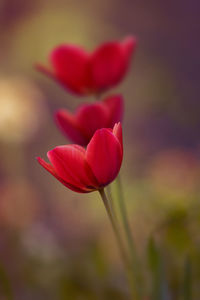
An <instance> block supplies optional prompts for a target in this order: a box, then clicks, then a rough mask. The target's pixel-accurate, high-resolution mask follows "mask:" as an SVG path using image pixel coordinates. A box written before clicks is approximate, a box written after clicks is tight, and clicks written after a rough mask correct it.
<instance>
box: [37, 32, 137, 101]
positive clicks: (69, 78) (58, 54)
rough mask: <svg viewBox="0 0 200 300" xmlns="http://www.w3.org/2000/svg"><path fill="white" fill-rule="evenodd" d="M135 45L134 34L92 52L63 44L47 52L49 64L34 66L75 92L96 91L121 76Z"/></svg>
mask: <svg viewBox="0 0 200 300" xmlns="http://www.w3.org/2000/svg"><path fill="white" fill-rule="evenodd" d="M135 47H136V39H135V38H134V37H127V38H126V39H124V40H123V41H122V42H117V41H113V42H107V43H104V44H102V45H100V46H99V47H98V48H97V49H95V50H94V51H93V52H92V53H88V52H86V51H85V50H84V49H82V48H81V47H78V46H75V45H70V44H63V45H60V46H58V47H56V48H55V49H53V51H52V52H51V53H50V57H49V61H50V65H51V66H50V67H45V66H43V65H40V64H39V65H37V69H38V70H39V71H41V72H43V73H45V74H46V75H48V76H50V77H52V78H53V79H55V80H57V81H58V82H59V83H61V84H62V85H63V86H64V87H65V88H67V89H68V90H69V91H71V92H74V93H76V94H78V95H81V96H85V95H89V94H99V93H101V92H103V91H105V90H107V89H109V88H111V87H113V86H115V85H116V84H118V83H119V82H120V81H121V80H122V79H123V77H124V75H125V73H126V72H127V70H128V67H129V65H130V59H131V55H132V53H133V52H134V51H135Z"/></svg>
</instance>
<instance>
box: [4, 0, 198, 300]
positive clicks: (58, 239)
mask: <svg viewBox="0 0 200 300" xmlns="http://www.w3.org/2000/svg"><path fill="white" fill-rule="evenodd" d="M199 9H200V4H199V1H195V0H192V1H186V0H185V1H179V0H177V1H167V2H166V1H139V0H137V1H128V0H126V1H122V0H109V1H108V0H101V1H97V0H84V1H70V0H65V1H64V0H57V1H53V0H49V1H39V0H35V1H30V0H29V1H28V0H1V2H0V108H1V114H0V154H1V156H0V228H1V239H0V295H1V293H2V296H0V298H1V297H2V298H1V299H4V298H3V297H8V299H11V298H9V297H11V296H12V294H14V295H15V299H20V300H21V299H22V300H23V299H24V300H27V299H50V300H51V299H126V296H124V295H126V293H127V286H126V280H125V278H124V274H123V269H122V266H121V263H120V259H119V255H118V251H117V249H116V245H115V240H114V238H113V235H112V231H111V229H110V227H109V225H110V224H109V222H108V220H107V218H106V214H105V212H104V207H103V205H102V203H101V201H100V198H99V195H98V194H97V193H91V194H87V195H81V194H80V195H79V194H76V193H73V192H71V191H69V190H67V189H66V188H65V187H64V186H62V185H61V184H60V183H58V182H57V181H56V180H55V179H54V178H53V177H52V176H50V175H49V174H47V172H45V171H44V170H43V169H42V168H41V167H40V166H39V165H38V164H37V162H36V160H35V157H37V156H42V157H43V158H46V152H47V151H48V150H49V149H51V148H53V147H55V146H56V145H59V144H65V143H69V141H66V139H65V138H64V137H63V136H62V134H61V133H60V132H59V130H58V129H57V128H56V126H55V124H54V121H53V113H54V111H55V110H56V109H58V108H61V107H63V108H64V107H66V108H68V109H71V110H74V109H75V108H76V106H77V105H78V104H79V103H81V102H82V101H92V100H93V99H92V97H91V98H89V99H86V98H78V97H76V96H74V95H70V94H69V93H68V92H67V91H65V90H63V89H62V88H61V87H60V86H59V85H57V84H56V83H55V82H53V81H51V80H50V79H48V78H46V77H45V76H43V75H41V74H39V73H37V71H36V70H35V69H34V64H35V63H37V62H43V63H47V58H48V53H49V52H50V50H51V49H52V48H53V47H54V46H56V45H58V44H60V43H63V42H66V43H75V44H78V45H82V46H83V47H85V48H86V49H88V50H92V49H94V48H95V47H96V46H97V45H98V44H100V43H102V42H104V41H107V40H115V39H117V40H120V39H123V38H124V37H125V36H127V35H129V34H131V35H135V36H136V37H137V38H138V48H137V51H136V55H135V57H134V58H133V60H132V65H131V68H130V71H129V73H128V74H127V77H126V78H125V80H124V81H123V82H122V84H121V85H120V86H119V87H117V88H116V89H114V90H113V91H111V92H120V93H122V94H123V95H124V98H125V106H126V109H125V117H124V122H123V131H124V144H125V155H124V162H123V167H122V172H121V174H122V177H123V186H124V193H125V197H126V202H127V207H128V212H129V218H130V221H131V225H132V227H133V234H134V238H135V241H136V245H137V249H138V252H139V253H140V257H141V258H142V261H143V262H144V263H143V271H144V274H145V275H144V276H145V278H146V282H147V284H146V287H145V294H146V296H147V297H149V295H151V290H152V285H153V282H154V278H153V271H152V269H151V267H150V266H149V263H148V250H147V249H148V241H149V239H150V237H151V236H152V235H153V236H154V238H155V239H156V241H157V243H158V245H159V249H160V251H161V253H162V257H163V258H164V262H165V268H164V271H163V273H164V274H165V277H166V282H167V284H166V290H165V296H166V298H165V299H176V300H177V299H183V298H181V297H182V295H181V288H182V286H183V282H184V266H185V263H186V262H187V259H189V261H190V262H191V265H192V293H193V296H194V299H199V298H200V289H199V280H200V255H199V253H200V235H199V227H200V211H199V206H200V202H199V199H200V197H199V196H200V190H199V182H200V154H199V153H200V137H199V128H200V118H199V115H200V101H199V95H200V84H199V81H200V72H199V67H200V58H199V53H200V41H199V36H200V22H199ZM112 190H113V193H114V195H115V194H116V191H115V190H116V188H115V183H114V184H112ZM5 299H7V298H5ZM147 299H149V298H147ZM152 299H153V298H152ZM163 299H164V298H163Z"/></svg>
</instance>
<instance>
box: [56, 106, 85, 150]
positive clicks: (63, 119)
mask: <svg viewBox="0 0 200 300" xmlns="http://www.w3.org/2000/svg"><path fill="white" fill-rule="evenodd" d="M55 121H56V123H57V124H58V127H59V128H60V129H61V131H62V132H63V133H64V134H65V135H66V136H67V137H68V138H69V139H71V140H72V141H73V142H74V143H77V144H80V145H87V143H88V139H87V138H86V137H85V135H84V134H83V133H82V130H81V129H80V127H79V125H78V123H77V120H76V118H75V117H74V116H73V115H72V114H71V113H70V112H69V111H68V110H66V109H60V110H58V111H57V112H56V113H55Z"/></svg>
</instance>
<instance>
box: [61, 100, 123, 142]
mask: <svg viewBox="0 0 200 300" xmlns="http://www.w3.org/2000/svg"><path fill="white" fill-rule="evenodd" d="M123 104H124V103H123V98H122V96H120V95H115V96H109V97H107V98H106V99H105V100H104V101H101V102H100V101H98V102H95V103H85V104H81V105H80V106H79V107H78V109H77V110H76V112H75V114H71V113H70V112H69V111H68V110H66V109H60V110H58V111H57V112H56V114H55V120H56V123H57V124H58V127H59V128H60V129H61V130H62V132H63V133H64V134H65V135H66V136H67V137H68V138H70V139H71V140H72V141H73V142H74V143H77V144H79V145H83V146H86V145H87V144H88V143H89V141H90V140H91V138H92V136H93V134H94V133H95V131H96V130H97V129H100V128H113V126H114V124H115V123H118V122H120V121H121V120H122V114H123Z"/></svg>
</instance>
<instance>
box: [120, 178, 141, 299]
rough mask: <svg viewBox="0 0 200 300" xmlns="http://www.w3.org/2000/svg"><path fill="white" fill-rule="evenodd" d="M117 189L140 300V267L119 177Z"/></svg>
mask: <svg viewBox="0 0 200 300" xmlns="http://www.w3.org/2000/svg"><path fill="white" fill-rule="evenodd" d="M117 187H118V203H119V208H120V214H121V218H122V223H123V227H124V232H125V236H126V240H127V244H128V247H129V252H130V255H131V263H132V273H133V278H134V281H135V285H136V287H137V292H138V294H139V295H140V298H141V297H142V278H141V272H140V266H139V262H138V257H137V253H136V250H135V245H134V242H133V236H132V233H131V228H130V225H129V221H128V214H127V209H126V205H125V201H124V195H123V190H122V184H121V179H120V176H119V175H118V178H117Z"/></svg>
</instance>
